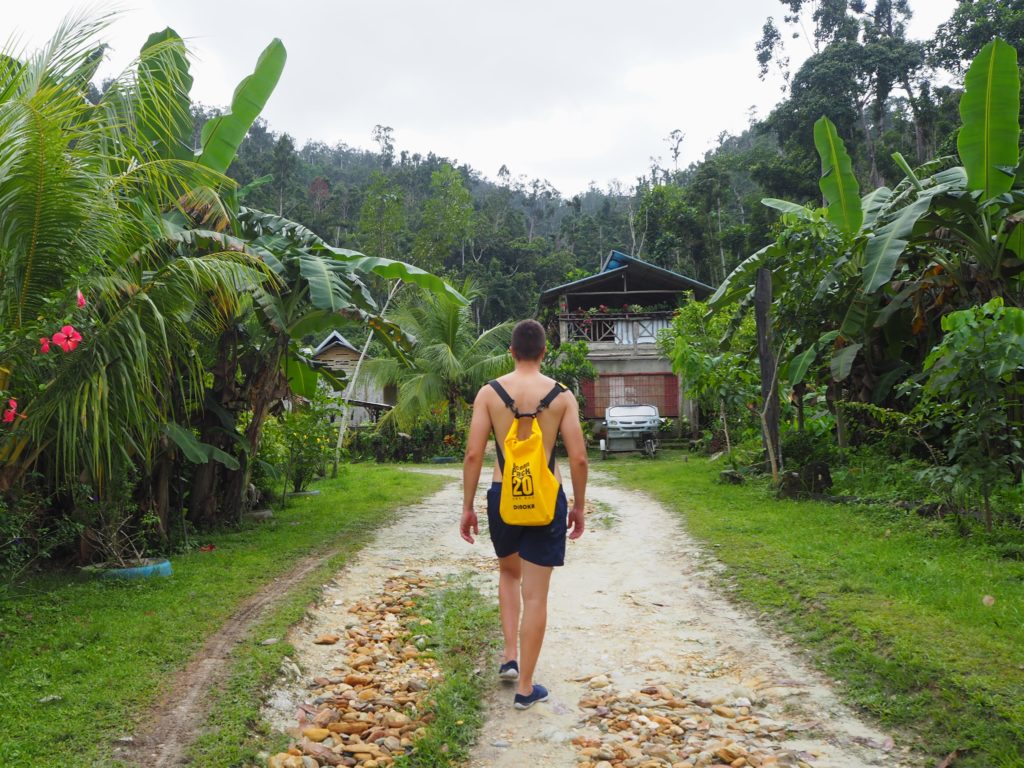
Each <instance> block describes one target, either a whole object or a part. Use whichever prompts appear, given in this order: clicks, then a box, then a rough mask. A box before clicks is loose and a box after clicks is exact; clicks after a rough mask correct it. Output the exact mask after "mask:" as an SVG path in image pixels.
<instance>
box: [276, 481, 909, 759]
mask: <svg viewBox="0 0 1024 768" xmlns="http://www.w3.org/2000/svg"><path fill="white" fill-rule="evenodd" d="M447 474H450V475H452V476H453V480H454V479H455V478H456V477H457V473H454V472H450V471H449V472H447ZM566 476H568V473H566ZM588 496H589V498H590V499H592V500H593V502H594V504H595V507H596V509H595V511H594V512H593V513H592V514H591V515H590V516H589V518H588V524H589V527H588V530H587V532H586V534H585V535H584V536H583V537H582V539H580V540H579V541H578V542H575V543H570V548H569V552H568V554H567V557H566V562H567V564H566V566H565V567H564V568H560V569H557V570H556V573H555V576H554V578H553V581H552V592H551V599H550V608H549V614H550V617H549V623H548V633H547V639H546V641H545V645H544V651H543V653H542V656H541V660H540V664H539V667H538V672H537V681H538V682H541V683H544V684H545V685H547V687H548V688H549V689H550V690H551V699H550V700H549V701H548V702H546V703H543V704H538V705H536V706H535V707H533V708H532V709H530V710H527V711H525V712H519V711H516V710H514V709H513V707H512V689H511V687H508V686H504V685H501V684H498V683H496V684H495V686H494V689H493V693H492V695H491V696H490V699H489V701H488V718H487V722H486V724H485V726H484V730H483V733H482V734H481V736H480V739H479V742H478V745H477V748H476V749H475V751H474V754H473V758H472V761H471V766H472V768H513V767H515V768H521V767H522V766H530V765H532V766H538V767H539V766H544V767H546V768H562V766H564V767H565V768H570V767H571V766H576V765H577V764H578V763H577V761H578V759H584V760H591V761H592V763H593V764H596V765H597V766H600V767H601V768H603V766H602V763H601V761H600V760H601V759H602V758H610V755H611V752H608V754H607V755H602V754H601V751H602V750H608V749H611V748H613V747H620V746H621V745H623V744H625V745H626V746H631V747H632V746H633V745H634V742H633V741H630V739H631V735H630V734H629V732H628V730H629V729H628V728H626V727H625V726H624V725H622V724H621V723H620V724H619V725H613V727H612V729H611V730H609V729H608V728H606V727H601V723H602V720H601V717H602V716H603V717H607V718H614V717H615V711H626V710H625V707H626V704H624V703H623V701H619V700H617V699H616V697H622V698H623V699H624V700H625V699H628V697H629V696H633V697H634V699H630V701H632V700H635V701H640V702H641V703H643V701H644V700H645V698H647V697H645V696H643V695H642V694H640V693H638V692H639V691H641V689H647V692H648V693H650V694H652V695H653V691H654V687H657V686H661V687H660V688H658V690H661V691H669V690H671V691H673V692H674V693H673V694H672V695H673V696H678V697H679V701H677V702H676V704H673V706H676V705H678V706H683V702H682V699H683V698H685V699H686V700H687V701H688V702H689V706H690V707H691V709H689V710H681V711H685V712H688V713H689V712H692V713H694V714H687V715H686V716H687V717H688V718H691V720H689V721H687V722H688V726H687V727H690V723H691V721H692V724H693V727H694V728H695V730H693V731H691V733H692V734H700V738H702V739H704V740H705V741H706V742H708V743H711V747H710V748H711V749H713V748H714V746H715V744H716V743H717V742H714V740H715V739H716V738H720V737H721V738H725V740H726V741H728V740H730V739H731V738H736V739H737V740H738V741H737V743H739V744H747V745H748V746H751V748H753V746H754V745H760V744H761V743H762V742H763V743H768V741H770V742H771V743H770V745H769V746H768V747H766V749H768V750H769V751H768V752H766V753H765V754H770V755H771V759H770V761H769V762H765V763H764V764H765V765H769V764H776V765H793V766H797V765H801V764H804V765H809V766H813V767H814V768H819V767H822V766H830V767H833V768H858V767H860V766H870V765H885V766H890V767H898V766H911V765H917V764H918V762H917V761H915V760H914V759H913V758H912V756H910V755H909V754H908V753H907V751H906V750H904V749H902V748H901V747H900V746H899V745H897V744H894V743H893V740H892V739H891V738H889V737H888V736H887V735H886V734H883V733H880V732H879V731H878V730H877V729H875V728H873V727H871V726H869V725H867V724H865V723H864V722H862V721H861V720H859V719H858V718H857V717H856V716H855V715H854V714H853V713H852V712H850V711H849V710H848V709H847V708H846V707H844V706H843V705H842V704H841V703H840V702H839V701H838V699H837V697H836V695H835V694H834V692H833V689H832V684H830V683H829V682H828V681H826V680H824V679H823V678H822V676H820V675H819V674H817V673H815V672H814V671H812V670H811V669H810V668H809V667H808V666H807V664H806V663H805V662H803V661H802V660H800V659H799V658H798V657H797V655H796V654H794V653H793V652H791V651H790V650H789V649H788V648H787V647H786V644H785V643H784V642H783V641H781V640H779V639H778V635H777V634H776V633H775V632H773V631H772V630H771V628H770V627H766V626H763V625H762V624H761V623H759V622H758V620H756V619H755V618H754V617H752V616H751V615H749V614H748V613H746V612H745V611H743V610H740V609H738V608H736V607H735V606H734V605H732V604H731V603H730V602H729V601H728V600H727V599H726V598H725V597H724V595H723V591H722V590H721V589H720V581H721V578H722V571H721V567H720V566H719V565H718V564H717V563H716V561H715V560H714V559H713V557H712V556H710V555H708V554H707V553H706V552H704V551H703V550H702V548H701V547H700V546H699V545H698V544H697V543H696V542H695V541H694V540H693V539H692V538H691V537H690V536H689V535H687V534H686V532H685V531H684V530H683V528H682V526H681V525H680V522H679V520H678V519H677V518H676V517H675V516H674V515H673V514H671V513H670V512H669V511H668V510H666V509H665V508H664V507H662V506H661V505H659V504H658V503H656V502H655V501H654V500H653V499H651V498H650V497H648V496H646V495H644V494H642V493H637V492H634V491H623V490H620V489H618V488H616V487H614V486H613V485H611V483H610V480H609V479H607V478H602V477H601V476H600V475H597V476H596V477H595V478H594V479H593V481H592V486H591V489H590V491H589V493H588ZM482 501H483V493H482V488H481V493H480V494H479V495H478V505H479V504H482ZM460 503H461V490H460V488H459V484H458V483H457V482H453V483H452V485H450V486H447V487H446V488H445V489H444V490H442V491H440V492H439V493H437V494H435V495H434V496H432V497H430V498H428V499H427V500H425V501H424V502H423V503H422V504H420V505H418V506H416V507H415V508H414V509H412V510H410V512H409V513H408V514H406V515H405V516H403V517H402V518H400V519H399V520H398V521H397V522H395V523H394V524H393V525H391V526H390V527H388V528H386V529H383V530H381V531H380V532H379V534H378V536H377V537H376V539H375V541H374V542H373V543H372V544H370V545H369V546H367V547H366V548H365V549H364V550H362V552H361V553H360V554H359V555H358V556H357V557H356V558H355V559H354V560H353V561H352V562H351V563H350V564H349V566H348V567H346V568H345V569H344V570H343V571H342V572H341V573H339V574H338V576H337V577H336V578H335V579H334V581H333V582H332V583H331V584H330V585H328V586H327V588H326V589H325V592H324V595H323V600H322V602H321V604H320V606H319V607H318V608H317V609H316V610H314V611H312V612H311V613H310V614H309V616H308V618H307V620H306V621H304V622H302V623H301V624H299V625H298V626H296V627H295V628H293V630H292V632H291V634H290V636H289V640H290V641H291V642H292V643H293V644H294V645H295V646H296V651H297V653H296V658H295V662H297V665H298V667H297V668H295V667H294V666H293V667H291V668H292V669H293V670H294V671H295V672H296V674H295V675H294V676H293V677H292V678H291V679H290V680H289V679H282V681H281V686H280V688H279V689H278V690H275V691H273V692H271V694H270V696H269V703H268V706H267V709H266V716H267V718H268V719H269V720H270V721H271V722H272V723H273V724H274V725H275V726H277V727H279V728H281V729H284V728H287V727H288V726H294V724H295V710H296V706H297V705H299V704H301V703H302V702H303V701H304V694H305V692H306V690H307V689H306V688H305V685H304V683H305V682H306V681H307V680H308V678H309V677H313V676H316V675H319V674H323V673H324V672H325V671H326V670H329V669H330V667H331V657H332V650H331V649H330V648H329V647H325V646H320V645H315V644H313V642H312V641H313V640H314V639H315V638H316V637H318V636H319V635H321V634H323V633H325V632H339V631H343V628H344V627H345V624H346V621H347V620H348V613H347V609H348V606H349V605H351V604H352V603H353V602H355V601H357V600H360V599H362V598H364V597H366V596H368V595H370V594H374V593H379V591H380V589H381V586H382V585H383V583H384V581H385V580H386V579H387V578H388V577H390V576H393V575H396V574H400V573H406V572H417V573H422V574H423V575H425V576H445V575H448V574H462V573H471V574H474V576H473V578H476V579H480V580H481V583H482V585H483V587H484V589H486V590H488V591H489V594H492V595H493V594H496V581H497V574H496V570H495V568H494V562H493V557H492V554H493V553H492V550H491V549H490V542H489V540H488V539H487V536H486V533H485V531H484V530H481V534H482V535H481V540H478V542H477V544H476V545H475V546H470V545H468V544H466V543H465V542H463V541H462V540H461V539H460V538H459V535H458V532H457V522H458V515H459V508H460ZM481 517H482V520H483V521H485V520H486V516H485V515H483V516H481ZM298 670H301V673H299V672H298ZM652 686H653V687H652ZM665 696H666V697H669V694H668V693H665ZM595 697H597V703H596V704H595V703H594V701H590V702H589V704H590V708H589V709H581V707H580V702H581V700H584V703H588V702H587V701H586V700H587V699H591V700H594V699H595ZM603 703H609V705H610V706H612V707H613V708H615V707H617V709H615V711H609V709H608V707H603V708H601V709H597V710H595V707H601V706H602V704H603ZM627 703H628V702H627ZM650 703H651V702H650V701H648V702H647V704H650ZM662 703H664V702H662ZM638 707H639V705H637V706H636V707H634V709H635V712H641V711H642V712H648V710H647V709H642V710H641V709H639V708H638ZM712 708H717V709H715V710H714V712H712ZM595 711H596V712H597V715H595V714H594V713H595ZM654 711H655V710H653V709H652V710H650V712H654ZM744 713H746V714H744ZM726 715H731V718H730V717H726ZM755 715H756V717H754V716H755ZM751 718H753V719H751ZM621 719H622V721H623V723H626V725H630V727H633V726H634V725H635V726H636V727H641V726H644V727H647V726H650V725H651V723H650V720H648V719H647V718H646V717H645V716H643V715H637V714H631V715H629V716H628V718H627V716H626V715H623V716H622V718H621ZM654 719H655V720H656V719H657V717H655V718H654ZM611 722H613V721H612V720H608V721H606V722H605V724H606V725H607V724H608V723H611ZM666 722H668V721H666ZM644 724H646V726H645V725H644ZM744 724H746V725H744ZM752 724H753V725H752ZM652 727H653V728H655V729H656V728H658V727H659V726H658V725H656V724H655V725H653V726H652ZM744 729H745V731H744ZM624 731H625V732H624ZM609 734H611V735H609ZM726 737H728V738H726ZM762 737H764V738H762ZM690 738H691V741H692V739H693V738H695V737H694V736H691V737H690ZM743 739H750V741H749V743H748V742H745V741H743ZM766 740H767V741H766ZM574 741H575V743H574ZM637 743H638V742H637ZM701 743H704V742H701ZM723 743H724V742H723ZM587 744H590V745H591V748H590V750H589V752H588V753H586V754H588V755H590V756H591V757H584V758H581V757H580V753H581V749H582V748H585V747H586V745H587ZM594 745H596V746H594ZM701 748H702V749H703V748H704V747H701ZM694 750H696V747H694ZM669 754H670V755H673V754H674V753H669ZM708 754H710V752H706V753H705V755H708ZM611 759H614V758H611ZM618 759H621V755H620V757H619V758H618ZM687 759H689V760H693V759H694V758H693V757H691V758H687ZM707 759H708V758H707V757H705V760H707ZM759 760H760V758H758V759H757V761H759ZM674 762H675V764H679V765H685V764H687V763H686V762H684V761H683V760H682V759H680V760H678V761H674V759H673V757H667V758H665V761H664V762H663V763H652V764H664V765H671V764H673V763H674ZM696 762H697V764H698V765H699V764H700V761H699V760H697V761H696ZM719 762H721V759H720V758H719V759H716V760H714V761H712V763H713V764H717V763H719ZM755 762H756V761H755ZM633 764H635V765H644V763H643V761H642V760H640V759H637V760H635V761H634V763H633ZM752 764H754V763H752ZM604 765H611V763H610V762H606V763H605V764H604Z"/></svg>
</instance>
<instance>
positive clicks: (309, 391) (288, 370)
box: [281, 354, 320, 400]
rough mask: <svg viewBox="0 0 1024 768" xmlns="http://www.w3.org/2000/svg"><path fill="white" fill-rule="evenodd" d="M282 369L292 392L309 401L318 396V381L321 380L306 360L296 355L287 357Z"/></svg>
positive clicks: (282, 362) (282, 363)
mask: <svg viewBox="0 0 1024 768" xmlns="http://www.w3.org/2000/svg"><path fill="white" fill-rule="evenodd" d="M281 369H282V371H283V373H284V375H285V378H287V379H288V386H289V387H290V388H291V390H292V392H294V393H295V394H296V395H299V396H300V397H304V398H306V399H307V400H312V399H313V397H315V396H316V389H317V381H318V379H319V378H320V377H319V375H318V374H317V371H316V369H314V368H313V367H312V366H310V364H309V363H308V362H306V360H304V359H303V358H301V357H298V356H296V355H290V354H289V355H285V356H284V359H283V360H282V361H281Z"/></svg>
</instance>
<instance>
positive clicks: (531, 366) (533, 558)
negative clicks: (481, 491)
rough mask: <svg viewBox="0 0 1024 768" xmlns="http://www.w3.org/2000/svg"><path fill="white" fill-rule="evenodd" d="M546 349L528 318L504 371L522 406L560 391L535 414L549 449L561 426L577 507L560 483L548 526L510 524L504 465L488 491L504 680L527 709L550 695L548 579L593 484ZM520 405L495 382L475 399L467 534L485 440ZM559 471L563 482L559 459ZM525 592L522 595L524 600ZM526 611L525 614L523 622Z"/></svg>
mask: <svg viewBox="0 0 1024 768" xmlns="http://www.w3.org/2000/svg"><path fill="white" fill-rule="evenodd" d="M545 351H546V345H545V335H544V328H543V326H541V324H540V323H538V322H537V321H536V320H523V321H522V322H520V323H518V324H517V325H516V327H515V328H514V329H513V331H512V346H511V352H512V357H513V359H514V360H515V366H516V367H515V370H514V371H513V372H512V373H509V374H506V375H505V376H502V377H501V378H499V379H497V382H498V383H499V385H500V386H501V388H502V389H504V390H505V391H506V392H507V393H508V396H509V397H510V398H511V399H512V400H513V401H514V402H515V406H516V407H517V410H518V411H519V412H520V413H532V412H534V411H536V410H537V408H538V406H539V405H540V404H541V401H542V400H544V399H545V396H549V395H553V397H552V398H551V399H550V405H549V406H548V407H547V408H544V409H543V410H541V411H540V412H539V413H537V415H536V419H537V421H538V425H539V426H540V430H541V432H542V433H543V434H544V451H545V454H546V455H547V456H549V457H550V456H551V453H552V451H553V450H554V447H555V438H556V436H557V435H558V434H559V433H561V435H562V443H563V444H564V445H565V449H566V452H567V453H568V454H569V471H570V474H571V476H572V490H573V507H572V510H571V511H568V513H567V507H568V502H567V501H566V498H565V492H564V490H563V489H561V488H560V489H559V491H558V501H557V503H556V506H555V517H554V520H552V521H551V523H550V524H549V525H545V526H514V525H508V524H506V523H505V522H504V521H503V520H502V519H501V516H500V515H499V513H498V503H499V500H500V498H501V472H500V471H499V469H498V467H497V466H495V467H494V471H493V473H492V475H491V477H492V483H491V487H490V489H489V490H488V491H487V522H488V528H489V530H490V536H491V542H492V543H493V544H494V552H495V554H496V555H497V557H498V565H499V578H498V605H499V607H500V609H501V628H502V634H503V635H504V639H505V649H504V653H503V654H502V664H501V667H500V669H499V676H500V677H501V678H502V679H503V680H516V681H517V685H516V695H515V699H514V702H513V703H514V705H515V707H516V709H526V708H527V707H530V706H532V705H533V704H536V703H537V702H538V701H544V700H545V699H547V697H548V692H547V689H545V688H544V686H542V685H534V682H533V674H534V670H535V669H536V667H537V658H538V657H539V656H540V648H541V645H542V643H543V642H544V630H545V627H546V626H547V605H548V586H549V585H550V582H551V572H552V570H553V567H554V566H558V565H562V564H563V563H564V561H565V539H566V535H568V538H570V539H578V538H579V537H580V536H582V535H583V499H584V494H585V493H586V487H587V451H586V443H585V441H584V439H583V431H582V430H581V429H580V421H579V409H578V408H577V405H576V398H575V397H574V396H573V394H572V392H570V391H568V390H563V391H558V390H557V389H555V387H556V386H557V384H556V382H555V381H554V380H553V379H550V378H548V377H547V376H544V375H542V374H541V372H540V363H541V360H543V359H544V352H545ZM513 419H514V416H513V413H512V411H511V410H510V408H509V407H508V406H507V405H506V403H505V402H504V400H503V399H502V396H501V395H500V394H499V392H498V390H497V389H495V388H494V387H493V386H491V385H490V384H488V385H486V386H484V387H482V388H481V389H480V391H479V393H477V396H476V400H475V401H474V402H473V419H472V421H471V422H470V425H469V435H468V438H467V440H466V458H465V462H464V464H463V468H462V477H463V501H462V520H461V522H460V523H459V531H460V533H461V534H462V538H463V539H465V540H466V541H468V542H469V543H470V544H472V543H473V541H474V539H473V535H474V534H476V535H479V533H480V531H479V528H478V526H477V516H476V511H475V510H474V507H473V497H474V496H475V494H476V489H477V484H478V482H479V480H480V471H481V468H482V466H483V457H484V448H485V447H486V445H487V440H488V438H489V437H490V435H491V433H492V431H493V433H494V435H495V438H496V441H497V445H498V450H499V451H500V450H501V447H502V444H503V443H504V440H505V435H506V434H507V433H508V430H509V428H510V427H511V426H512V421H513ZM529 432H530V419H529V418H521V419H520V420H519V438H520V439H525V438H526V437H527V436H528V435H529ZM554 471H555V476H556V478H557V479H558V481H559V483H561V481H562V478H561V474H560V472H559V470H558V467H557V466H556V467H555V469H554ZM520 596H521V598H522V601H521V602H520ZM520 613H521V614H522V622H521V623H520Z"/></svg>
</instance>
